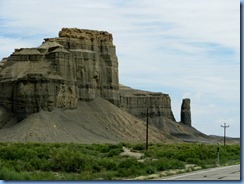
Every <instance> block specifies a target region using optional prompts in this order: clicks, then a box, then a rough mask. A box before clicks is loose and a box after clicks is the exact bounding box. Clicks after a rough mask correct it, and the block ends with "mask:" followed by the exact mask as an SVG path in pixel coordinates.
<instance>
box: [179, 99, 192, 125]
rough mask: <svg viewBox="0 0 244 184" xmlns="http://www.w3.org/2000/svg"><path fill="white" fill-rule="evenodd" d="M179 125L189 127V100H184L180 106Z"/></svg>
mask: <svg viewBox="0 0 244 184" xmlns="http://www.w3.org/2000/svg"><path fill="white" fill-rule="evenodd" d="M180 116H181V123H183V124H185V125H187V126H190V127H191V100H190V99H189V98H185V99H183V100H182V105H181V114H180Z"/></svg>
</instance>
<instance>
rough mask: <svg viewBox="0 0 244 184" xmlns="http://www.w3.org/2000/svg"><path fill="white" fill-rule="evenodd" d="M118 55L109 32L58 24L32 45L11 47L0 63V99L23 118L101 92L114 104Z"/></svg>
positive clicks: (102, 95)
mask: <svg viewBox="0 0 244 184" xmlns="http://www.w3.org/2000/svg"><path fill="white" fill-rule="evenodd" d="M118 90H119V85H118V61H117V57H116V53H115V46H114V45H113V43H112V35H111V34H110V33H107V32H103V31H101V32H100V31H91V30H81V29H67V28H64V29H62V30H61V31H60V32H59V37H57V38H50V39H45V41H44V42H43V44H42V45H41V46H39V47H38V48H22V49H16V50H15V51H14V53H13V54H11V55H10V57H8V58H7V59H5V60H4V63H2V64H1V67H0V91H1V93H0V105H1V106H3V107H5V108H6V109H7V110H8V111H9V112H13V113H16V114H17V115H18V117H19V119H20V120H21V119H23V118H24V117H26V116H28V115H29V114H31V113H34V112H38V111H40V110H41V109H42V110H48V111H51V110H53V109H54V108H55V107H58V108H68V109H74V108H76V107H77V101H78V100H82V101H91V100H93V99H94V98H96V97H103V98H105V99H106V100H109V101H110V102H112V103H113V104H115V105H117V106H118V103H119V102H118V100H119V93H118Z"/></svg>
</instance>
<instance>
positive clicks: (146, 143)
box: [146, 108, 149, 151]
mask: <svg viewBox="0 0 244 184" xmlns="http://www.w3.org/2000/svg"><path fill="white" fill-rule="evenodd" d="M148 109H149V108H147V130H146V151H147V150H148Z"/></svg>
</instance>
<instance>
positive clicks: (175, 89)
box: [0, 0, 240, 135]
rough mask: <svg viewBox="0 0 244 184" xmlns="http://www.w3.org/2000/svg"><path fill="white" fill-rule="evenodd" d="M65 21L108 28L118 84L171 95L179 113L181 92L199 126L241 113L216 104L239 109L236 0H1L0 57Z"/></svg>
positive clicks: (31, 43)
mask: <svg viewBox="0 0 244 184" xmlns="http://www.w3.org/2000/svg"><path fill="white" fill-rule="evenodd" d="M62 27H78V28H85V29H97V30H106V31H109V32H111V33H112V34H113V37H114V44H115V45H116V48H117V55H118V59H119V71H120V82H121V83H124V84H125V85H131V86H132V87H135V88H143V89H147V90H152V91H153V90H156V91H162V92H166V93H169V94H170V96H171V97H172V106H173V110H174V111H175V112H174V113H175V116H176V117H179V109H180V105H181V104H180V103H181V98H182V97H188V98H191V99H192V105H193V107H194V109H192V110H193V113H195V114H193V117H194V119H196V121H197V122H193V125H194V124H195V125H196V126H195V127H196V128H198V127H200V126H203V125H204V126H205V127H211V123H213V122H215V121H216V119H218V118H219V117H221V116H223V117H224V118H225V119H226V120H228V119H229V120H238V119H240V118H239V117H238V116H239V115H238V113H234V114H231V113H228V112H227V113H225V114H224V113H223V111H218V110H217V109H222V107H223V106H224V107H229V106H230V105H231V106H232V107H231V108H233V111H231V112H238V111H240V107H239V104H240V70H239V68H240V2H239V1H237V0H231V1H230V0H204V1H196V0H184V1H181V0H170V1H169V0H160V1H158V0H130V1H129V0H123V1H120V0H103V1H100V0H90V1H85V0H73V1H68V0H52V1H50V0H35V1H33V0H22V1H19V0H1V1H0V44H1V45H2V49H1V50H0V58H2V57H6V56H8V55H9V54H11V53H12V52H13V50H14V48H19V47H36V46H38V45H40V44H41V42H42V38H44V37H55V36H57V35H58V31H59V30H60V29H61V28H62ZM3 46H4V47H3ZM211 104H214V106H213V105H212V106H211ZM204 112H205V113H206V114H210V116H209V117H208V118H207V119H205V117H204V116H202V115H201V113H203V114H205V113H204ZM213 112H214V113H213ZM177 119H178V118H177ZM206 121H207V122H206ZM239 123H240V122H239ZM204 131H206V132H205V133H207V134H208V131H210V129H208V128H206V129H204ZM233 135H235V133H233Z"/></svg>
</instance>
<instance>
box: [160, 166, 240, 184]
mask: <svg viewBox="0 0 244 184" xmlns="http://www.w3.org/2000/svg"><path fill="white" fill-rule="evenodd" d="M236 166H237V165H231V166H224V167H217V168H213V169H208V170H204V171H196V172H192V173H189V174H182V175H179V176H174V177H170V178H164V179H163V178H162V179H161V180H173V179H177V178H181V177H185V176H192V175H195V174H202V173H207V172H211V171H216V170H221V169H226V168H230V167H236Z"/></svg>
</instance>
